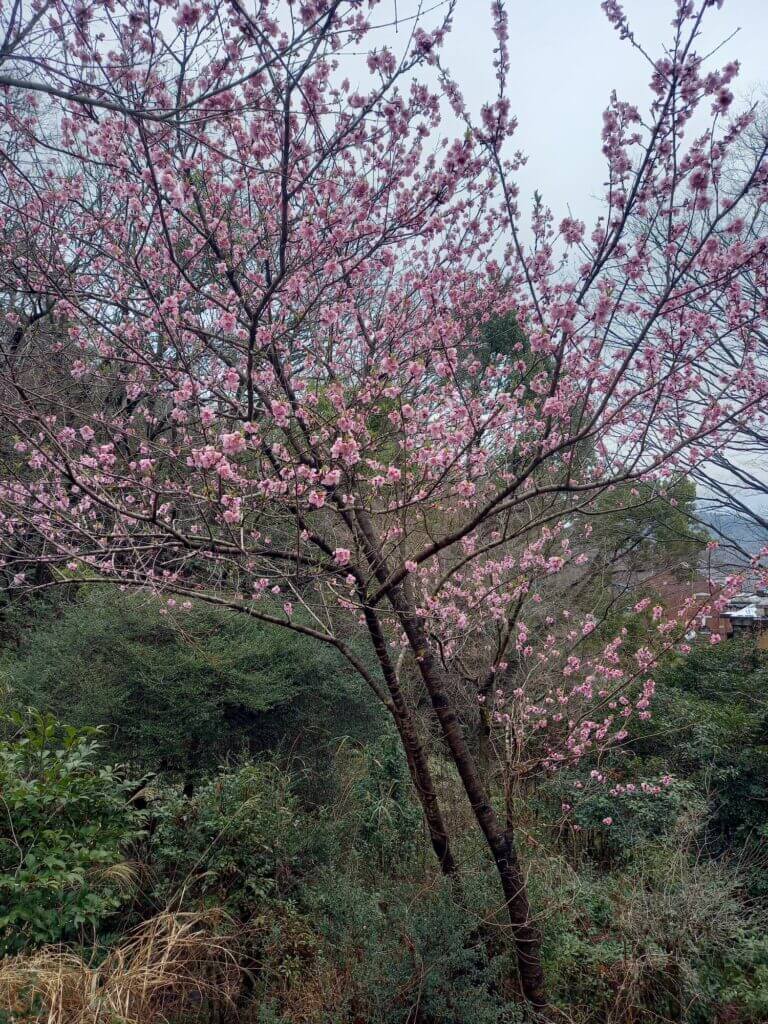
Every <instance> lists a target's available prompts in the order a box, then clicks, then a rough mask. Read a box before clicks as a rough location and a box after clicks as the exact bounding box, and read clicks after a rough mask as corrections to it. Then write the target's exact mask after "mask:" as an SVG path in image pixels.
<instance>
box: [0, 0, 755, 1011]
mask: <svg viewBox="0 0 768 1024" xmlns="http://www.w3.org/2000/svg"><path fill="white" fill-rule="evenodd" d="M717 6H719V4H718V3H713V2H712V0H701V2H698V3H692V2H688V0H678V2H677V3H676V4H672V5H671V8H670V9H671V11H672V12H673V16H674V22H673V28H672V33H671V39H670V40H669V42H668V45H667V46H666V48H665V49H663V50H662V51H661V55H660V56H657V55H652V54H651V53H650V51H649V50H648V49H647V48H644V47H643V46H642V45H641V43H640V42H639V41H638V40H636V39H635V37H634V35H633V33H632V30H631V28H630V25H629V23H628V22H627V20H626V18H625V15H624V13H623V10H622V8H621V6H620V5H619V4H618V3H617V2H615V0H607V2H606V3H604V4H603V8H604V10H605V12H606V14H607V17H608V18H609V19H610V21H611V22H612V24H613V25H614V26H615V28H616V29H617V31H618V32H619V33H620V35H621V36H622V37H624V38H625V39H626V40H627V45H628V46H631V47H633V48H634V49H635V50H636V51H637V54H638V59H641V60H647V61H648V69H649V78H650V93H649V101H648V103H647V106H646V107H645V108H644V109H641V108H640V107H638V106H634V105H632V104H631V103H628V102H625V101H624V100H621V99H620V98H618V97H617V96H615V95H614V96H612V97H611V99H610V103H609V105H608V107H607V109H606V111H605V113H604V115H603V133H602V145H603V153H604V156H605V161H606V185H605V193H604V198H603V209H602V214H601V216H600V217H599V218H598V219H597V221H596V223H595V224H594V225H593V226H592V228H591V229H589V230H588V229H587V228H586V227H585V225H584V224H583V223H581V222H580V221H579V220H577V219H575V218H573V217H567V218H565V219H564V220H562V221H561V222H560V223H559V224H558V223H556V220H555V219H554V218H553V216H552V214H551V212H550V211H549V210H548V209H547V208H546V207H545V205H544V204H543V202H542V201H541V200H539V199H538V198H537V201H536V203H535V204H534V208H533V212H532V217H531V218H530V222H529V221H528V219H527V218H525V217H524V215H523V211H521V209H520V205H519V201H518V191H517V187H516V184H515V175H516V171H517V170H518V169H519V167H520V165H521V163H522V161H523V157H522V155H521V154H520V153H518V152H516V151H515V150H514V134H515V128H516V122H515V119H514V117H513V115H512V106H511V101H510V98H509V96H508V88H507V85H508V82H507V80H508V72H509V64H510V57H509V48H508V23H507V12H506V8H505V5H504V4H503V2H502V0H493V2H492V3H491V4H490V8H491V17H492V21H493V27H494V33H495V39H496V48H495V51H494V53H493V54H489V55H488V59H489V60H493V61H494V63H495V68H496V71H497V79H498V92H497V95H496V96H494V97H492V98H490V99H489V101H488V103H487V104H486V105H485V106H484V107H483V108H482V110H480V111H479V112H478V113H475V112H473V111H472V110H470V109H468V107H467V106H466V104H465V102H464V100H463V99H462V95H461V90H460V88H459V85H458V83H457V81H456V79H455V78H454V76H453V75H452V73H451V70H450V69H449V68H447V67H446V66H445V65H444V63H443V61H442V59H441V55H440V54H441V43H442V41H443V39H444V37H445V34H446V32H448V31H449V29H450V22H451V14H452V10H453V4H448V5H445V6H444V8H443V11H442V14H443V20H441V21H437V22H434V23H430V24H427V22H426V21H424V20H419V19H417V18H416V17H415V16H414V17H407V18H406V17H401V22H400V24H401V26H403V27H407V32H406V33H405V35H406V38H407V42H406V43H405V44H404V45H402V47H401V49H402V52H398V53H396V52H394V51H393V50H392V49H391V48H389V47H388V46H386V45H384V44H383V41H382V35H381V34H380V33H377V31H376V25H377V23H378V24H381V23H385V22H386V21H387V20H388V16H387V5H386V4H384V3H377V2H374V0H371V2H370V3H368V4H366V5H364V4H362V3H360V2H357V0H311V2H310V0H306V2H302V3H298V2H296V3H288V4H280V3H272V2H269V0H255V2H254V3H252V4H251V5H248V4H246V3H244V2H241V0H229V2H227V3H224V4H213V3H198V2H196V0H190V2H182V3H178V2H177V0H163V2H159V0H105V2H96V3H82V4H78V5H76V6H74V7H70V6H69V5H67V4H66V3H64V2H62V0H55V2H46V0H38V2H37V3H35V4H33V6H32V7H31V8H30V9H29V10H27V9H26V8H25V5H24V4H23V3H22V0H15V2H14V3H13V4H12V5H11V6H10V8H6V9H5V11H4V15H3V16H4V18H5V31H4V42H3V44H2V49H0V62H1V66H0V87H2V88H3V92H2V95H1V96H0V99H1V101H2V113H1V116H0V145H1V146H2V149H1V150H0V171H1V172H2V189H1V190H0V192H1V195H2V218H3V226H4V232H3V241H2V243H1V245H2V249H1V250H0V275H1V277H0V293H1V294H2V297H3V299H2V320H3V324H2V331H1V332H0V335H1V340H0V345H1V346H2V348H1V350H0V416H1V417H2V423H3V434H4V439H3V442H2V447H0V459H1V460H2V469H1V472H0V553H1V554H2V563H3V564H2V572H3V573H4V578H5V579H6V580H7V581H8V582H9V585H11V586H15V587H17V588H20V589H24V588H32V587H35V586H48V585H51V586H52V585H56V584H57V583H58V582H62V581H65V580H66V581H71V580H72V579H76V580H77V581H78V582H79V583H80V584H81V585H85V584H93V585H94V586H98V585H103V584H104V583H106V582H111V583H117V584H118V585H120V586H123V587H126V588H144V589H148V590H151V591H153V592H156V593H158V594H160V595H163V596H164V598H165V600H166V602H167V606H168V608H169V609H171V610H172V611H173V613H174V614H177V613H178V614H183V611H184V609H185V608H186V607H189V604H190V602H192V601H193V600H204V601H207V602H210V603H214V604H218V605H223V606H226V607H228V608H231V609H232V610H233V612H239V613H242V614H247V615H249V616H252V617H254V618H256V619H260V620H262V621H265V622H269V623H273V624H279V625H281V626H284V627H285V628H286V629H292V630H296V631H299V632H301V633H303V634H305V635H307V636H310V637H313V638H314V639H315V640H316V641H317V642H318V643H325V644H331V645H333V646H334V647H335V648H336V649H337V650H338V651H339V652H340V653H341V654H342V655H343V656H344V657H345V658H346V659H347V660H348V661H349V663H350V664H351V665H352V666H353V667H354V669H355V671H357V672H359V673H360V675H361V676H362V677H363V678H364V679H365V681H366V682H367V683H368V685H369V687H370V689H371V692H372V695H373V697H374V699H376V700H379V701H381V702H382V703H383V704H384V706H385V707H386V708H387V709H388V711H389V712H390V714H391V716H392V720H393V722H394V724H395V726H396V728H397V730H398V733H399V735H400V737H401V740H402V744H403V748H404V751H405V754H406V757H407V760H408V765H409V768H410V771H411V775H412V777H413V781H414V786H415V789H416V792H417V793H418V796H419V799H420V801H421V804H422V807H423V809H424V815H425V821H426V823H427V827H428V830H429V834H430V838H431V841H432V845H433V847H434V850H435V853H436V855H437V858H438V860H439V863H440V865H441V867H442V869H443V870H444V871H445V872H446V873H448V874H451V873H453V872H454V871H455V870H456V863H455V860H454V856H453V854H452V851H451V847H450V841H449V836H448V830H447V828H446V823H445V818H444V815H443V810H442V808H441V806H440V801H439V798H438V793H437V791H436V788H435V785H434V782H433V779H432V777H431V773H430V765H429V761H428V758H427V754H426V749H425V747H424V744H423V741H422V740H421V739H420V736H419V730H418V729H417V728H416V724H415V718H414V711H413V707H412V704H411V702H410V701H409V700H408V699H407V695H406V693H405V690H404V688H403V673H404V671H405V667H406V666H409V667H410V671H411V672H412V674H413V675H414V678H415V681H416V683H417V685H418V687H419V688H420V691H421V692H422V693H423V694H424V695H426V696H427V697H428V700H429V702H430V705H431V708H432V714H433V716H434V720H435V722H436V724H437V726H438V727H439V730H440V733H441V735H442V739H443V742H444V747H445V750H446V752H447V754H448V756H449V757H450V758H451V759H452V761H453V763H454V764H455V766H456V769H457V771H458V775H459V777H460V779H461V783H462V785H463V788H464V791H465V793H466V796H467V799H468V801H469V803H470V804H471V807H472V811H473V815H474V819H475V821H476V823H477V828H478V830H479V832H480V834H481V835H482V836H483V838H484V840H485V842H486V844H487V848H488V851H489V854H490V856H491V857H492V859H493V861H494V863H495V866H496V868H497V871H498V876H499V882H500V885H501V889H502V891H503V897H504V901H505V903H506V906H507V908H508V912H509V917H510V924H511V930H512V935H513V937H514V942H515V946H516V950H517V957H518V965H519V974H520V984H521V989H522V991H523V993H524V995H525V996H526V998H527V999H528V1000H530V1001H531V1002H532V1003H533V1004H534V1005H535V1006H538V1007H541V1006H544V1005H545V1003H546V996H545V986H544V978H543V973H542V968H541V957H540V952H539V936H538V931H537V928H536V926H535V920H534V915H533V912H532V910H531V908H530V907H529V903H528V896H527V888H526V883H525V869H524V865H523V864H522V862H521V859H520V855H519V850H518V840H517V832H516V820H515V813H514V802H509V801H507V803H506V807H505V808H502V807H500V806H499V800H498V793H497V791H496V786H495V782H494V777H493V776H492V775H491V774H490V773H489V772H488V771H487V770H486V769H485V766H484V758H483V757H482V756H478V753H477V751H476V750H475V749H474V748H473V744H472V742H471V738H470V737H469V735H468V732H467V729H466V728H465V719H466V715H465V713H464V710H463V708H464V706H465V705H466V704H467V702H469V705H470V706H471V707H472V708H473V709H474V711H473V713H476V714H477V715H478V716H479V719H480V722H481V731H482V730H484V731H485V733H486V735H487V736H492V737H495V739H496V741H497V742H498V744H499V745H500V747H501V748H503V749H504V750H505V751H506V752H507V753H506V755H505V758H506V760H505V764H506V767H505V772H506V773H507V774H506V777H507V778H509V777H510V774H509V773H514V772H515V771H518V770H519V767H520V765H521V764H523V763H524V764H525V765H526V766H527V768H526V770H529V769H530V767H531V766H535V768H536V769H537V770H542V771H545V772H551V771H556V770H557V768H558V767H559V766H561V765H564V764H565V765H573V764H575V763H577V762H578V761H579V759H580V758H582V757H583V756H584V755H585V754H586V753H587V752H589V751H594V750H596V749H599V748H600V747H603V746H609V745H611V744H615V743H619V742H621V740H622V739H623V738H624V736H625V735H626V732H627V728H628V725H629V722H630V720H631V718H632V717H633V716H635V715H640V716H647V715H648V714H650V705H651V701H652V696H653V688H654V687H653V675H652V672H653V666H654V664H655V663H656V661H657V660H658V658H659V656H660V655H661V654H663V653H664V652H665V651H667V650H669V649H670V647H671V646H673V645H674V644H675V643H677V642H678V640H679V635H680V632H681V628H684V626H685V623H686V622H687V621H688V619H689V618H692V617H693V615H694V614H695V613H696V612H697V611H698V610H699V609H694V608H688V609H687V610H685V611H684V612H681V613H680V614H679V615H677V616H670V615H668V614H667V613H666V612H665V611H664V609H658V610H656V609H653V608H651V607H648V613H647V614H648V625H647V641H646V642H644V643H643V644H642V645H641V646H640V647H637V646H635V648H634V649H633V648H632V645H631V644H630V643H629V641H628V638H627V633H626V630H621V629H620V630H619V631H618V632H616V633H615V635H611V634H610V632H607V631H606V624H605V622H604V621H601V620H600V618H599V617H598V616H596V615H595V614H593V613H592V612H590V611H589V610H585V609H584V607H583V606H579V605H578V604H577V603H575V602H574V603H569V598H568V594H569V592H570V591H569V587H570V586H572V585H575V584H576V583H577V582H578V581H579V580H584V579H585V578H587V576H588V574H590V573H591V574H600V573H602V572H604V571H605V566H604V564H603V562H602V560H603V558H604V552H603V548H602V547H601V545H598V544H595V543H594V539H593V537H592V534H593V530H594V524H595V523H598V522H599V521H600V517H601V516H602V515H604V514H606V511H607V510H608V511H610V512H611V513H612V514H615V510H616V502H615V501H613V500H612V496H616V495H617V494H620V495H621V501H623V502H625V503H629V505H630V506H631V504H632V502H633V501H635V500H636V501H637V502H638V503H641V502H643V501H646V500H647V497H648V494H649V493H651V494H652V495H653V497H654V499H659V500H665V495H667V496H668V495H670V494H671V493H672V491H673V488H674V486H675V485H676V484H677V482H678V481H679V480H680V479H681V478H682V477H684V476H686V475H687V474H688V473H689V472H690V471H691V470H692V468H694V467H696V466H700V465H702V464H703V463H705V462H707V461H708V460H712V459H713V458H715V457H716V456H717V455H718V453H721V452H723V451H725V450H726V449H727V448H728V446H729V444H731V443H732V441H733V439H734V438H735V437H737V436H738V435H739V431H740V430H742V429H743V428H744V426H745V424H747V423H749V424H751V425H752V426H753V427H754V426H755V425H758V426H759V427H760V428H761V429H762V427H763V426H764V424H765V415H766V398H767V397H768V380H767V379H766V374H765V367H764V356H763V352H762V350H761V346H760V330H759V327H760V323H761V320H763V319H764V317H765V314H766V308H765V307H766V303H765V294H766V293H765V289H764V288H759V287H758V288H756V287H754V286H752V287H749V288H746V287H745V281H749V282H751V283H752V285H754V283H755V282H756V281H758V282H759V281H763V282H764V278H765V273H766V266H767V263H766V254H767V253H768V236H767V235H766V234H764V233H763V232H762V231H751V232H744V231H743V230H742V224H741V222H740V218H741V211H742V209H749V210H757V209H760V208H762V207H763V206H764V205H765V203H766V199H768V162H766V146H765V140H763V143H762V144H761V145H760V146H757V147H754V146H753V147H752V149H751V159H750V160H749V161H748V164H747V165H746V166H743V165H742V167H741V172H740V174H739V175H738V176H737V178H736V179H734V177H733V176H732V175H724V174H723V168H724V167H726V166H730V164H729V162H728V158H729V153H730V152H731V151H732V149H733V147H735V146H737V145H738V144H739V140H740V139H741V138H742V136H743V135H744V133H745V132H747V131H748V130H749V129H750V126H751V125H752V123H753V117H752V114H751V112H750V111H739V112H734V102H733V94H732V91H731V84H732V82H733V79H734V77H735V76H736V74H737V71H738V68H737V65H736V64H734V63H728V64H725V66H723V67H718V66H715V65H714V64H713V62H712V61H711V60H710V61H705V60H704V59H703V57H702V55H701V54H700V53H699V52H698V50H697V46H698V40H699V38H700V31H701V24H702V20H703V18H704V17H705V15H707V13H708V9H709V8H713V7H717ZM377 19H378V22H377ZM397 38H398V39H402V38H403V35H402V34H401V33H398V36H397ZM361 51H362V52H363V53H364V54H365V53H367V59H365V61H364V62H363V61H361V59H360V58H359V56H354V55H359V54H360V52H361ZM353 78H354V79H356V80H358V81H357V84H353V81H352V79H353ZM492 322H494V323H498V322H502V323H506V324H507V325H508V326H509V325H512V326H509V329H508V330H507V331H506V333H505V341H504V344H501V345H493V344H491V345H489V344H488V328H489V324H491V323H492ZM724 346H725V347H726V348H727V351H728V358H727V359H725V358H723V347H724ZM671 500H672V499H671ZM33 570H34V571H33ZM41 571H42V573H43V575H42V576H41ZM645 608H646V605H645V604H642V603H641V606H640V607H639V613H644V611H645ZM357 637H365V638H366V639H367V643H368V644H369V646H370V649H371V651H372V652H373V659H372V660H370V659H368V658H366V657H365V656H363V655H361V654H360V647H359V644H357V642H356V638H357ZM372 666H375V667H372ZM598 774H599V773H598Z"/></svg>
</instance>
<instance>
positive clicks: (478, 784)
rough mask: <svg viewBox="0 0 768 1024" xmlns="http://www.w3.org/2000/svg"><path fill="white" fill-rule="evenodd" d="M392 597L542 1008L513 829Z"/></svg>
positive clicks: (527, 986)
mask: <svg viewBox="0 0 768 1024" xmlns="http://www.w3.org/2000/svg"><path fill="white" fill-rule="evenodd" d="M390 601H391V602H392V606H393V608H394V609H395V611H396V612H397V615H398V618H399V620H400V623H401V625H402V627H403V629H404V631H405V634H406V636H407V638H408V642H409V644H410V646H411V648H412V650H413V653H414V655H415V658H416V663H417V665H418V666H419V671H420V673H421V677H422V679H423V680H424V685H425V686H426V689H427V692H428V693H429V696H430V700H431V701H432V707H433V708H434V711H435V715H436V717H437V720H438V722H439V723H440V727H441V729H442V732H443V736H444V737H445V740H446V743H447V744H448V747H449V749H450V751H451V755H452V756H453V760H454V763H455V764H456V767H457V769H458V772H459V775H460V777H461V781H462V783H463V785H464V790H465V792H466V794H467V796H468V798H469V802H470V804H471V805H472V810H473V812H474V815H475V818H476V819H477V822H478V825H479V826H480V828H481V830H482V833H483V835H484V837H485V840H486V842H487V844H488V847H489V849H490V851H491V855H492V856H493V860H494V863H495V865H496V870H497V871H498V874H499V878H500V880H501V887H502V891H503V892H504V899H505V902H506V904H507V912H508V914H509V919H510V922H511V924H512V934H513V936H514V942H515V950H516V953H517V967H518V971H519V974H520V987H521V989H522V992H523V995H524V996H525V998H526V999H527V1000H528V1001H529V1002H530V1003H531V1005H532V1006H534V1007H535V1008H536V1009H543V1008H544V1007H545V1006H546V995H545V987H544V972H543V970H542V966H541V937H540V935H539V932H538V929H537V928H536V927H535V925H534V924H533V921H532V920H531V911H530V905H529V903H528V893H527V890H526V884H525V878H524V876H523V872H522V870H521V867H520V861H519V858H518V855H517V850H516V848H515V842H514V834H513V831H512V829H511V827H509V828H507V829H506V830H505V829H504V828H503V827H502V825H501V823H500V822H499V819H498V816H497V815H496V812H495V811H494V809H493V807H492V806H491V802H490V799H489V797H488V793H487V792H486V790H485V787H484V786H483V783H482V781H481V779H480V776H479V774H478V771H477V767H476V765H475V763H474V761H473V759H472V754H471V753H470V750H469V747H468V745H467V742H466V740H465V738H464V734H463V732H462V729H461V726H460V724H459V721H458V719H457V718H456V715H455V713H454V712H453V710H452V708H451V706H450V702H449V700H448V696H447V694H446V692H445V686H444V684H443V674H442V670H441V668H440V666H439V664H438V663H437V660H436V659H435V657H434V655H433V654H432V651H431V649H430V647H429V644H428V643H427V640H426V637H425V635H424V631H423V629H422V626H421V623H420V622H419V621H418V618H417V617H416V615H415V614H414V612H413V611H412V609H411V608H409V607H408V605H407V602H406V601H405V600H404V599H403V596H402V594H401V593H400V592H398V591H393V592H392V593H391V594H390Z"/></svg>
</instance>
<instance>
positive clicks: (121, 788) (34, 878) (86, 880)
mask: <svg viewBox="0 0 768 1024" xmlns="http://www.w3.org/2000/svg"><path fill="white" fill-rule="evenodd" d="M5 725H6V731H7V732H8V733H9V738H7V739H4V740H3V741H2V742H0V811H1V813H0V951H3V952H8V951H14V950H19V949H28V948H30V947H34V946H36V945H40V944H42V943H51V942H60V941H63V940H67V939H74V938H77V937H79V936H80V937H82V936H83V935H84V934H86V933H88V932H92V931H93V929H95V928H97V926H98V925H99V924H100V923H101V922H102V921H104V920H105V919H106V918H107V917H109V915H110V914H112V913H113V912H114V911H115V910H116V909H117V908H118V907H119V906H120V903H121V889H122V887H123V883H124V882H125V878H126V873H125V865H124V864H123V854H124V851H125V849H126V847H127V846H128V844H129V842H130V841H131V840H133V839H135V838H136V836H137V834H138V831H139V828H140V824H141V822H140V818H139V816H138V815H137V814H136V812H135V811H134V810H133V809H132V808H131V806H130V804H129V803H128V802H127V800H126V786H125V784H124V783H123V782H122V781H121V780H120V779H119V778H118V776H117V775H116V774H115V772H114V771H113V770H112V769H111V768H104V767H99V766H98V765H97V764H96V755H97V750H98V744H97V742H96V740H95V738H94V737H93V736H92V735H90V734H88V733H87V732H82V731H79V730H76V729H73V728H65V727H61V726H59V725H57V724H56V722H55V721H54V720H53V719H51V718H50V717H48V716H46V715H42V714H40V713H39V712H32V713H31V714H30V715H28V716H26V717H25V716H22V715H14V716H12V717H11V718H10V719H8V720H6V722H5Z"/></svg>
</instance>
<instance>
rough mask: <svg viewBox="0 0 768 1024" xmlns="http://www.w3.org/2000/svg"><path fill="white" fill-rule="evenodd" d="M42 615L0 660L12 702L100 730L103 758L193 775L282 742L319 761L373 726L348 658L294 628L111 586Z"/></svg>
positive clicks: (45, 608)
mask: <svg viewBox="0 0 768 1024" xmlns="http://www.w3.org/2000/svg"><path fill="white" fill-rule="evenodd" d="M162 611H165V613H166V614H161V612H162ZM37 612H38V614H36V615H34V616H33V617H31V618H30V619H29V620H28V625H27V627H26V628H25V629H24V628H22V629H20V630H19V631H18V643H17V645H16V647H15V648H13V649H9V650H8V652H7V653H6V655H5V657H4V658H3V659H2V662H0V668H2V670H3V674H4V676H5V678H6V680H7V682H8V685H9V686H10V688H11V691H12V694H13V699H14V701H15V702H16V703H23V704H29V705H33V706H35V707H38V708H41V709H42V710H44V711H48V712H51V713H52V714H54V715H56V716H57V717H59V718H63V719H65V720H66V721H67V722H70V723H72V724H74V725H77V726H101V727H103V729H104V744H105V747H104V749H105V752H106V754H107V756H108V757H109V758H111V759H112V760H115V761H120V762H131V763H133V764H135V765H137V767H140V768H141V770H151V771H165V772H173V773H178V774H181V775H183V776H184V777H186V778H189V779H190V780H194V779H196V778H199V777H200V774H201V773H202V772H204V771H215V770H216V768H218V766H219V765H220V764H222V762H223V761H225V760H226V759H227V758H228V757H232V756H235V755H237V754H240V753H243V752H245V751H251V752H252V751H255V750H259V749H270V748H274V747H276V746H278V745H279V744H280V743H281V742H285V743H286V744H290V746H291V748H292V752H293V753H294V755H301V756H303V757H305V758H310V759H314V760H317V759H322V757H323V756H324V752H325V751H326V750H327V748H328V747H329V745H330V746H332V745H333V744H334V743H335V742H337V741H338V739H339V737H341V736H345V735H349V736H352V737H354V738H356V739H360V738H365V737H367V736H369V735H372V734H375V731H376V729H377V721H378V718H377V714H376V712H377V709H376V708H375V706H373V705H372V703H371V701H370V700H369V699H368V695H367V694H363V693H362V692H361V690H360V685H359V683H358V681H357V680H356V679H355V678H354V676H353V675H351V674H350V673H349V672H348V671H347V670H346V666H345V663H344V662H343V660H342V659H340V658H339V657H338V656H337V655H336V653H335V652H334V651H333V650H331V649H330V648H328V649H326V648H323V647H320V646H318V645H316V644H312V643H309V642H308V641H306V640H305V639H304V638H303V637H301V636H300V635H298V634H295V633H288V632H286V631H285V630H280V629H276V628H270V627H266V626H264V625H260V624H257V623H256V622H254V621H252V620H250V619H248V618H246V617H245V616H240V617H238V616H235V615H229V614H226V613H224V612H221V611H219V610H217V609H215V608H211V607H209V606H205V605H195V606H194V607H193V608H192V609H190V610H189V611H181V612H177V613H174V614H169V613H168V609H167V607H166V608H163V607H162V606H161V605H160V604H159V603H158V602H157V601H156V600H154V599H152V598H150V597H148V596H145V595H128V594H121V593H120V592H118V591H116V590H109V589H106V588H104V589H102V588H100V589H99V590H98V591H93V590H82V591H81V592H79V593H76V594H75V596H74V597H73V598H71V599H70V600H68V601H66V602H64V603H62V604H60V605H53V606H51V605H45V606H43V607H42V608H38V609H37Z"/></svg>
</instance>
